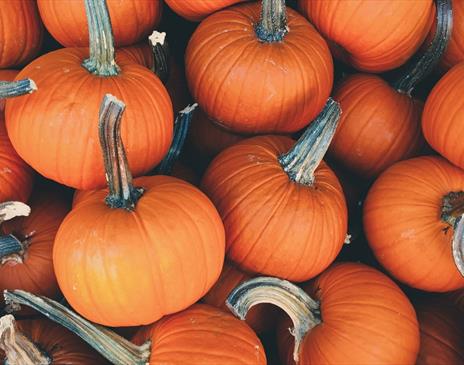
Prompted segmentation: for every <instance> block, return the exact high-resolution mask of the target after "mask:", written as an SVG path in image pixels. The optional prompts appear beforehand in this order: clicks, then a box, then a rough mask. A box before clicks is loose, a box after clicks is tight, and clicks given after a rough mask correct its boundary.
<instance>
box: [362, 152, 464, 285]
mask: <svg viewBox="0 0 464 365" xmlns="http://www.w3.org/2000/svg"><path fill="white" fill-rule="evenodd" d="M463 196H464V171H462V170H461V169H459V168H457V167H455V166H453V165H451V164H450V163H449V162H448V161H446V160H445V159H443V158H441V157H417V158H414V159H411V160H406V161H401V162H398V163H396V164H394V165H393V166H391V167H390V168H389V169H387V170H386V171H385V172H384V173H383V174H382V175H380V177H379V178H378V179H377V180H376V181H375V183H374V185H373V186H372V187H371V189H370V191H369V193H368V195H367V198H366V200H365V203H364V230H365V233H366V237H367V240H368V242H369V245H370V247H371V248H372V250H373V252H374V254H375V256H376V257H377V259H378V260H379V262H380V263H381V264H382V265H383V266H384V267H385V268H386V269H387V270H388V271H389V272H390V273H391V274H392V275H393V276H394V277H395V278H396V279H398V280H401V281H402V282H404V283H406V284H408V285H409V286H412V287H414V288H419V289H422V290H427V291H435V292H436V291H440V292H442V291H450V290H453V289H458V288H462V287H464V277H463V276H462V275H463V274H461V273H460V271H459V270H458V267H457V266H456V263H459V262H458V261H457V262H456V263H455V261H454V260H457V259H459V257H457V256H455V259H454V260H453V251H454V248H453V247H454V246H455V244H454V242H453V237H454V236H455V233H457V234H458V235H459V233H458V231H457V230H456V229H455V227H456V223H457V222H458V221H459V220H460V218H459V217H460V215H461V214H462V204H463V203H462V201H463ZM459 239H460V238H459V237H455V241H456V242H455V243H458V245H459ZM456 249H457V252H456V253H459V252H460V250H459V246H458V247H456ZM461 250H462V248H461ZM461 270H462V268H461ZM461 272H462V271H461Z"/></svg>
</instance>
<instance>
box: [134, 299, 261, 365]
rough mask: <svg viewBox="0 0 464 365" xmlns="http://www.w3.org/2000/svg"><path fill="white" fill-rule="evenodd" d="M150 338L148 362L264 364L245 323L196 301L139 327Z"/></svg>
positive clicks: (139, 336) (140, 339) (257, 342)
mask: <svg viewBox="0 0 464 365" xmlns="http://www.w3.org/2000/svg"><path fill="white" fill-rule="evenodd" d="M148 339H150V340H151V343H152V346H151V355H150V362H149V364H150V365H181V364H190V365H218V364H221V365H266V355H265V353H264V349H263V345H262V344H261V341H260V340H259V339H258V337H257V336H256V334H255V333H254V332H253V331H252V330H251V328H250V327H248V325H247V324H246V323H245V322H243V321H241V320H239V319H237V318H235V317H233V316H232V314H230V313H225V312H223V311H221V310H219V309H217V308H214V307H212V306H209V305H205V304H195V305H193V306H192V307H190V308H188V309H186V310H185V311H183V312H180V313H176V314H173V315H170V316H167V317H165V318H163V319H162V320H160V321H159V322H156V323H155V324H153V325H151V326H148V327H145V328H143V329H142V330H140V331H139V332H138V333H137V334H136V335H135V337H134V339H133V341H134V342H135V343H136V344H138V345H141V344H143V343H144V342H145V341H146V340H148Z"/></svg>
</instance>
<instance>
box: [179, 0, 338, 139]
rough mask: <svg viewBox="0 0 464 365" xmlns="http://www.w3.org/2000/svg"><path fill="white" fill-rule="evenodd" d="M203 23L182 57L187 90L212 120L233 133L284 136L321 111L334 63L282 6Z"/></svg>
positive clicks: (268, 2)
mask: <svg viewBox="0 0 464 365" xmlns="http://www.w3.org/2000/svg"><path fill="white" fill-rule="evenodd" d="M261 14H262V15H261V17H260V6H259V4H258V3H249V4H241V5H237V6H235V7H231V8H229V9H226V10H222V11H220V12H217V13H215V14H212V15H210V16H209V17H208V18H206V19H205V20H203V21H202V22H201V24H200V25H199V26H198V28H197V29H196V30H195V32H194V33H193V35H192V37H191V39H190V41H189V43H188V46H187V49H186V53H185V65H186V66H185V67H186V70H185V71H186V76H187V82H188V85H189V88H190V91H191V93H192V95H193V97H194V99H195V100H196V101H197V102H198V104H200V106H201V108H203V110H204V111H205V112H206V114H207V115H209V116H210V117H211V118H212V119H214V120H215V121H217V122H218V123H219V124H220V125H222V126H223V127H225V128H226V129H229V130H231V131H233V132H237V133H246V134H251V133H290V132H295V131H298V130H300V129H301V128H303V127H304V126H306V125H307V124H308V123H309V122H310V121H311V120H312V119H314V118H315V117H316V116H317V115H318V113H320V111H321V110H322V108H323V107H324V103H325V101H326V100H327V97H328V96H329V93H330V90H331V88H332V82H333V63H332V58H331V55H330V51H329V49H328V47H327V44H326V43H325V41H324V40H323V38H322V37H321V36H320V35H319V34H318V33H317V31H316V30H315V29H314V28H313V27H312V26H311V24H309V23H308V22H307V21H306V19H304V18H303V17H302V16H301V15H299V14H298V13H297V12H295V11H294V10H292V9H286V7H285V1H284V0H263V1H262V13H261Z"/></svg>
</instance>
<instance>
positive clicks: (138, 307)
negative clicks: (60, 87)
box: [53, 95, 225, 327]
mask: <svg viewBox="0 0 464 365" xmlns="http://www.w3.org/2000/svg"><path fill="white" fill-rule="evenodd" d="M123 110H124V104H123V103H122V102H120V101H119V100H117V99H115V98H114V97H113V96H110V95H107V96H106V97H105V99H104V101H103V103H102V107H101V112H100V124H99V132H100V141H101V145H102V150H103V155H104V161H105V170H106V176H107V177H108V190H109V194H108V190H107V189H102V190H98V191H94V192H93V194H89V195H87V196H86V197H85V198H84V199H83V200H82V201H81V202H80V203H79V204H75V205H74V209H72V210H71V212H70V213H69V214H68V215H67V216H66V218H65V219H64V221H63V223H62V224H61V226H60V228H59V230H58V233H57V235H56V239H55V245H54V248H53V265H54V268H55V274H56V277H57V280H58V284H59V286H60V288H61V290H62V292H63V294H64V296H65V298H66V300H67V301H68V303H69V304H70V305H71V306H72V307H73V308H74V309H75V310H76V311H77V312H79V313H80V314H81V315H83V316H84V317H86V318H88V319H89V320H91V321H93V322H96V323H100V324H104V325H107V326H118V327H119V326H137V325H143V324H149V323H152V322H154V321H156V320H157V319H159V318H161V317H162V316H163V315H165V314H169V313H173V312H177V311H180V310H182V309H185V308H186V307H188V306H189V305H191V304H193V303H194V302H196V301H197V300H198V299H200V298H201V297H202V296H203V295H204V294H205V293H206V292H207V291H208V290H209V289H210V288H211V286H212V285H213V284H214V283H215V281H216V280H217V278H218V277H219V274H220V272H221V268H222V264H223V260H224V240H225V238H224V227H223V225H222V222H221V219H220V217H219V215H218V213H217V211H216V209H215V208H214V206H213V204H212V203H211V202H210V201H209V200H208V198H207V197H206V196H205V195H204V194H203V193H202V192H201V191H200V190H199V189H197V188H195V187H194V186H192V185H190V184H188V183H186V182H183V181H182V180H179V179H176V178H173V177H168V176H149V177H141V178H139V179H135V180H134V181H133V182H132V176H131V173H130V171H129V168H128V164H127V160H126V155H125V150H124V148H123V146H122V140H121V135H120V133H121V132H120V127H121V125H120V123H121V117H122V112H123ZM133 184H134V185H133ZM134 186H135V187H134ZM105 196H107V197H106V199H105ZM134 243H135V246H134ZM89 257H92V260H88V258H89Z"/></svg>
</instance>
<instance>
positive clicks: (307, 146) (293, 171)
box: [279, 98, 341, 185]
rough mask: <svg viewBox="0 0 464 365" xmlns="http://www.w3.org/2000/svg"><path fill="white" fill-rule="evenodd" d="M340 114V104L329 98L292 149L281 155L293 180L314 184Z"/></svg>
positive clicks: (283, 164)
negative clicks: (315, 175) (316, 173)
mask: <svg viewBox="0 0 464 365" xmlns="http://www.w3.org/2000/svg"><path fill="white" fill-rule="evenodd" d="M340 114H341V109H340V104H338V103H337V102H336V101H334V100H333V99H332V98H329V99H328V100H327V103H326V104H325V106H324V109H323V110H322V112H321V113H320V114H319V115H318V116H317V118H316V119H315V120H314V121H313V122H312V123H311V124H310V125H309V127H308V128H307V129H306V131H305V132H304V133H303V135H302V136H301V137H300V139H299V140H298V141H297V142H296V144H295V145H294V146H293V147H292V149H291V150H290V151H288V152H287V153H284V154H282V155H281V156H280V157H279V162H280V165H281V166H282V168H283V169H284V171H285V172H286V173H287V175H288V176H289V178H290V179H291V180H293V181H295V182H297V183H299V184H303V185H312V184H313V182H314V172H315V171H316V169H317V167H318V166H319V164H320V163H321V161H322V159H323V157H324V155H325V153H326V152H327V149H328V148H329V145H330V142H331V141H332V138H333V136H334V134H335V131H336V129H337V126H338V121H339V119H340Z"/></svg>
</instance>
